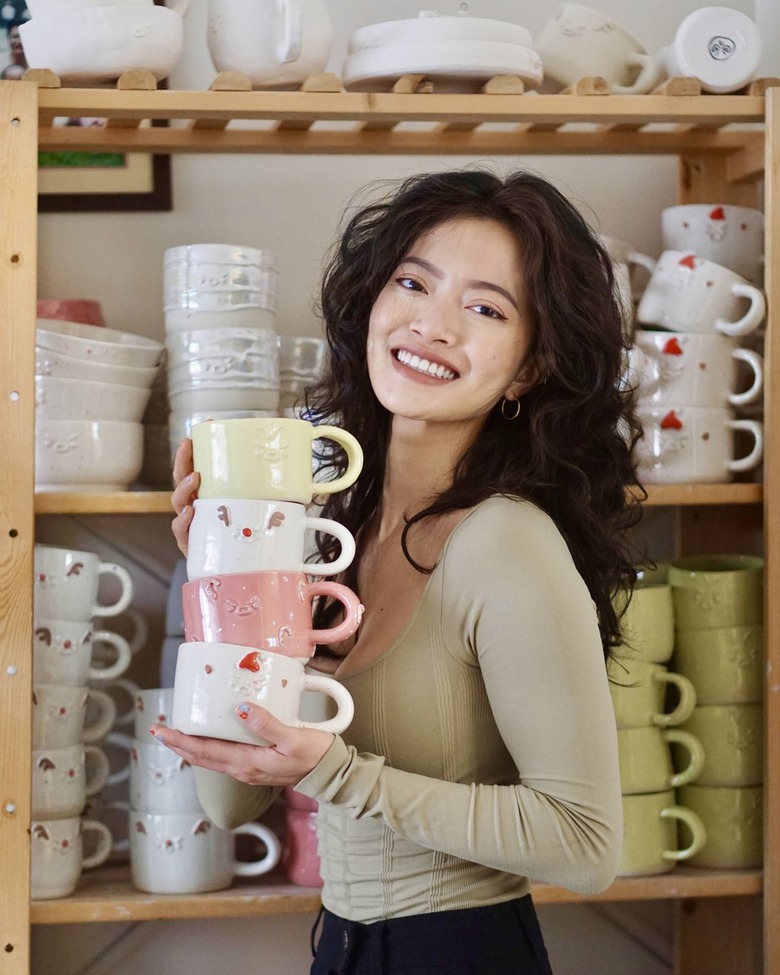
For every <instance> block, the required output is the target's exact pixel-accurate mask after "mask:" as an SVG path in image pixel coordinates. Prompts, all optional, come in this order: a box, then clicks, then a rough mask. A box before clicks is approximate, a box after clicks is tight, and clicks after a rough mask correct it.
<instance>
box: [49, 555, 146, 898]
mask: <svg viewBox="0 0 780 975" xmlns="http://www.w3.org/2000/svg"><path fill="white" fill-rule="evenodd" d="M34 562H35V570H34V590H33V592H34V613H35V618H34V638H33V648H32V652H33V719H32V727H33V735H32V747H33V753H32V819H33V822H32V826H31V830H32V854H31V856H32V868H31V871H32V872H31V883H32V897H33V898H36V899H44V898H51V897H67V896H68V895H70V894H72V893H73V891H74V890H75V888H76V884H77V882H78V878H79V876H80V875H81V871H82V869H85V868H89V867H94V866H97V865H98V864H100V863H102V862H104V861H105V860H106V858H107V857H108V855H109V853H110V852H111V845H112V838H111V833H110V832H109V830H108V829H107V827H106V826H105V825H104V824H103V823H101V822H98V821H95V820H83V819H82V818H81V814H82V812H83V811H84V809H85V806H86V803H87V797H88V796H93V795H95V794H96V793H97V792H99V791H100V789H101V788H102V787H103V785H104V784H105V783H106V781H107V780H108V778H109V772H110V768H109V762H108V758H107V756H106V755H105V753H104V752H103V751H102V750H101V749H100V748H98V747H97V746H96V745H95V744H94V742H96V741H97V740H98V739H100V738H102V737H103V735H105V734H106V733H107V731H108V730H109V729H110V727H111V725H112V723H113V721H114V717H115V713H116V708H115V705H114V702H113V700H112V698H111V697H110V696H109V695H108V694H106V693H105V692H104V691H101V690H96V689H94V688H91V687H90V686H88V682H89V681H93V682H95V683H99V682H107V681H108V680H110V679H113V678H115V677H116V675H118V674H120V673H122V672H123V671H124V670H125V669H126V668H127V667H128V665H129V664H130V659H131V650H130V646H129V645H128V643H127V641H126V640H124V639H123V637H121V636H120V635H119V634H118V633H113V632H111V631H109V630H98V631H95V628H94V625H93V617H106V616H113V615H117V614H118V613H121V612H122V610H123V609H125V608H126V607H127V605H128V604H129V602H130V600H131V599H132V595H133V585H132V580H131V578H130V575H129V574H128V572H127V570H126V569H125V568H124V567H123V566H120V565H117V564H116V563H113V562H103V561H101V559H100V558H99V556H98V555H97V554H96V553H94V552H82V551H76V550H75V549H70V548H57V547H54V546H50V545H36V546H35V554H34ZM107 577H110V578H111V579H112V580H113V581H114V585H116V584H117V583H118V584H119V588H120V592H119V596H118V598H117V599H116V601H115V602H114V603H112V604H105V603H100V602H98V588H99V585H100V582H101V580H104V579H106V578H107ZM98 640H99V641H100V643H101V646H102V647H103V648H104V650H105V648H107V647H111V648H113V650H114V651H115V659H114V660H113V661H112V662H111V663H110V664H108V665H106V666H103V667H98V666H96V663H95V661H94V660H93V654H92V649H93V643H96V642H97V641H98ZM88 705H89V706H90V708H91V713H92V714H93V718H91V719H90V718H88V717H87V708H88ZM90 765H91V770H89V771H88V770H87V767H88V766H90ZM84 832H89V833H94V834H96V836H97V844H96V847H95V849H94V850H93V851H92V852H90V853H89V854H85V853H84V850H83V846H82V833H84Z"/></svg>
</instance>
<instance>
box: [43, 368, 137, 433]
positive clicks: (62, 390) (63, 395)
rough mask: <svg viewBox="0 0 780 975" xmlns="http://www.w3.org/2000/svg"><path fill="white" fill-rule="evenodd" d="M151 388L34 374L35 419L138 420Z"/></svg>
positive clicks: (135, 421)
mask: <svg viewBox="0 0 780 975" xmlns="http://www.w3.org/2000/svg"><path fill="white" fill-rule="evenodd" d="M151 394H152V391H151V390H150V389H144V388H143V387H142V386H123V385H121V384H119V383H97V382H91V381H90V380H88V379H61V378H60V377H59V376H36V377H35V418H36V420H125V421H129V422H131V423H137V422H138V421H140V419H141V417H142V416H143V414H144V410H145V409H146V404H147V403H148V401H149V397H150V396H151Z"/></svg>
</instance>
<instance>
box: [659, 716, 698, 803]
mask: <svg viewBox="0 0 780 975" xmlns="http://www.w3.org/2000/svg"><path fill="white" fill-rule="evenodd" d="M663 736H664V739H665V741H666V742H667V743H668V742H672V741H674V742H677V744H678V745H682V746H683V748H685V749H686V751H688V752H689V754H690V756H691V760H690V762H689V763H688V767H687V768H684V769H683V770H682V772H677V774H676V775H673V776H672V777H671V779H669V788H670V789H676V788H677V787H678V786H681V785H687V784H688V783H689V782H693V780H694V779H695V778H696V777H697V776H698V775H699V773H700V772H701V770H702V769H703V768H704V745H702V743H701V742H700V741H699V739H698V738H697V737H696V736H695V735H692V734H691V733H690V731H683V730H682V729H681V728H670V729H668V730H667V731H664V732H663Z"/></svg>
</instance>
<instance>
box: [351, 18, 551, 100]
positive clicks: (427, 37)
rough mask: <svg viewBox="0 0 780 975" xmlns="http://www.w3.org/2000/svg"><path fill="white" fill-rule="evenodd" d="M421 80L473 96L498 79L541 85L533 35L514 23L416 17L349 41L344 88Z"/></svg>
mask: <svg viewBox="0 0 780 975" xmlns="http://www.w3.org/2000/svg"><path fill="white" fill-rule="evenodd" d="M414 74H420V75H425V77H426V78H430V79H432V80H433V82H434V84H435V87H436V91H437V92H473V91H479V89H480V88H481V87H482V85H484V84H485V82H486V81H489V80H490V78H493V77H495V76H496V75H516V76H517V77H519V78H520V79H521V80H522V81H523V83H524V84H525V85H526V87H528V88H536V87H538V86H539V85H540V84H541V81H542V62H541V59H540V57H539V55H538V54H537V53H536V51H534V50H532V49H531V35H530V34H529V32H528V31H527V30H526V29H525V28H524V27H520V26H518V25H517V24H512V23H507V22H505V21H501V20H487V19H485V18H479V17H467V16H465V15H461V16H456V17H440V16H439V15H438V13H437V12H436V11H434V10H424V11H422V12H421V13H420V15H419V16H418V17H416V18H412V19H409V20H391V21H386V22H384V23H380V24H370V25H368V26H366V27H361V28H359V29H358V30H356V31H355V32H354V33H353V34H352V35H351V37H350V39H349V56H348V57H347V59H346V61H345V62H344V68H343V71H342V77H343V81H344V87H345V88H349V89H351V90H353V91H388V90H389V89H390V88H392V86H393V84H394V83H395V82H396V81H397V80H398V79H399V78H400V77H401V76H403V75H414Z"/></svg>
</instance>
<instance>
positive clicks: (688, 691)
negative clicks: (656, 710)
mask: <svg viewBox="0 0 780 975" xmlns="http://www.w3.org/2000/svg"><path fill="white" fill-rule="evenodd" d="M653 680H654V681H656V683H659V684H674V686H675V687H676V688H677V691H678V694H679V697H680V700H679V701H678V702H677V707H676V708H675V709H674V710H673V711H669V712H665V713H662V714H654V715H653V724H655V725H660V726H661V727H663V728H668V727H669V726H670V725H675V724H682V723H683V721H687V720H688V718H690V716H691V714H692V713H693V709H694V708H695V707H696V689H695V688H694V686H693V684H692V683H691V682H690V680H688V678H687V677H684V676H683V675H682V674H675V673H672V672H671V671H668V670H663V671H658V672H656V673H654V674H653Z"/></svg>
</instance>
